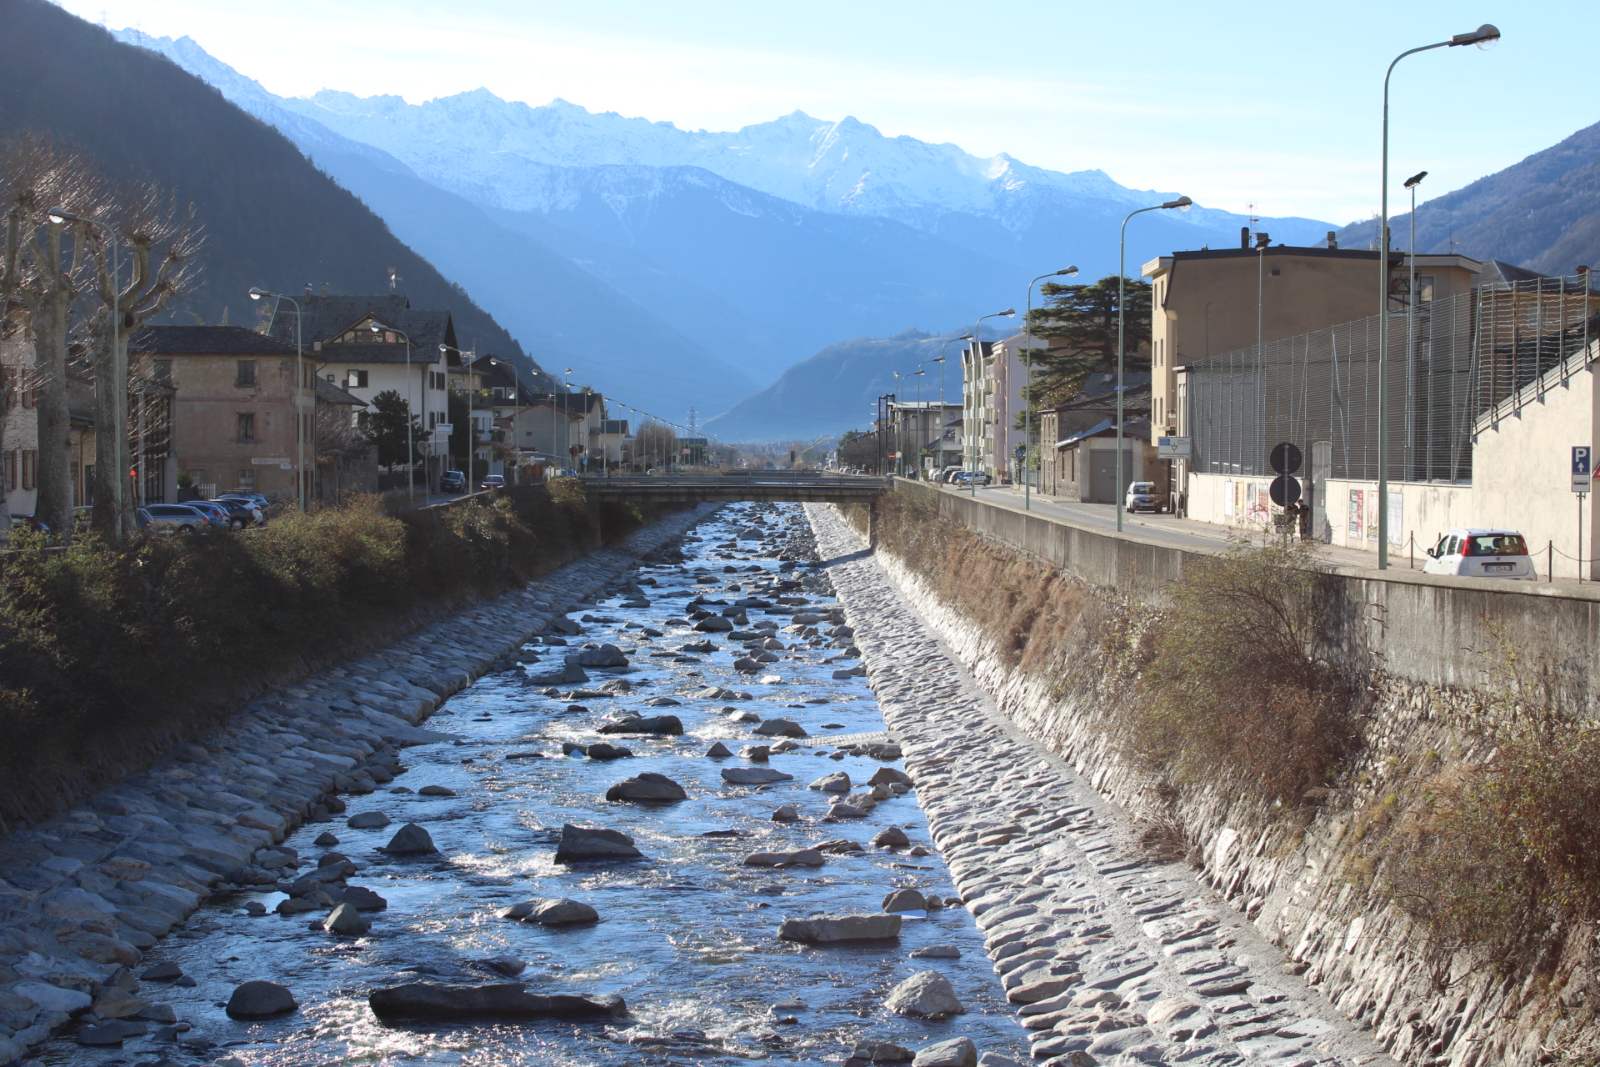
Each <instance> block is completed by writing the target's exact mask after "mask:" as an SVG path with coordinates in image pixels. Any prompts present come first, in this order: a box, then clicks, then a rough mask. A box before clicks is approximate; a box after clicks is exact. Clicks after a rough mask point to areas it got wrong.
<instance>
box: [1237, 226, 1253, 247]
mask: <svg viewBox="0 0 1600 1067" xmlns="http://www.w3.org/2000/svg"><path fill="white" fill-rule="evenodd" d="M1239 247H1240V248H1242V249H1245V250H1246V251H1248V250H1249V248H1250V227H1248V226H1240V227H1239Z"/></svg>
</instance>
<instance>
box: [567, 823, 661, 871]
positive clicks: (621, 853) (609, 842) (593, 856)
mask: <svg viewBox="0 0 1600 1067" xmlns="http://www.w3.org/2000/svg"><path fill="white" fill-rule="evenodd" d="M643 855H644V853H642V852H640V851H639V850H638V849H637V848H634V847H633V838H631V837H629V836H628V835H627V834H625V833H622V832H621V831H618V830H605V829H602V828H600V827H598V826H574V825H572V824H571V823H566V824H565V825H563V826H562V827H561V841H560V843H559V844H557V845H556V862H557V863H580V862H582V861H584V860H633V859H639V858H640V857H641V856H643Z"/></svg>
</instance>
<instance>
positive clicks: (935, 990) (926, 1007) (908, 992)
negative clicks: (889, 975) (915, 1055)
mask: <svg viewBox="0 0 1600 1067" xmlns="http://www.w3.org/2000/svg"><path fill="white" fill-rule="evenodd" d="M884 1007H886V1008H888V1009H889V1010H890V1011H892V1012H894V1013H895V1014H896V1015H905V1016H909V1017H911V1018H913V1019H943V1018H946V1017H948V1016H951V1015H960V1014H961V1013H962V1012H964V1011H966V1010H967V1009H966V1008H964V1007H962V1005H961V1001H959V1000H957V999H956V991H955V989H954V988H952V987H951V985H950V979H948V978H946V977H945V976H944V975H942V974H940V973H939V972H938V971H919V972H918V973H916V974H914V975H912V976H911V977H910V978H907V979H906V980H905V981H903V982H901V983H900V984H899V985H897V986H895V987H894V989H893V991H892V992H890V994H889V998H888V999H887V1000H885V1001H884Z"/></svg>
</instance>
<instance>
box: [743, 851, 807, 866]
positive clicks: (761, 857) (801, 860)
mask: <svg viewBox="0 0 1600 1067" xmlns="http://www.w3.org/2000/svg"><path fill="white" fill-rule="evenodd" d="M824 862H826V861H825V860H824V858H823V855H822V853H821V852H818V851H817V850H816V849H814V848H799V849H795V850H794V851H793V852H752V853H750V855H748V856H746V857H745V858H744V865H745V866H746V867H821V866H822V865H823V863H824Z"/></svg>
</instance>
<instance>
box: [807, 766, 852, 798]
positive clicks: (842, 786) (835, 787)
mask: <svg viewBox="0 0 1600 1067" xmlns="http://www.w3.org/2000/svg"><path fill="white" fill-rule="evenodd" d="M811 788H812V789H820V790H822V791H823V792H824V793H848V792H850V776H849V775H848V774H846V773H845V772H843V771H835V772H834V773H832V774H825V775H823V776H822V777H821V778H818V779H817V780H816V781H814V782H812V783H811Z"/></svg>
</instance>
